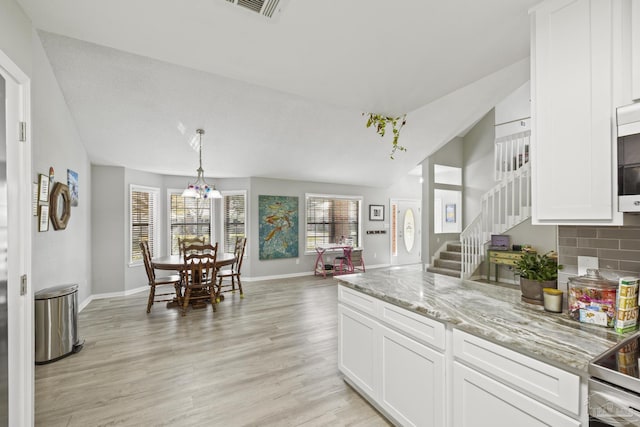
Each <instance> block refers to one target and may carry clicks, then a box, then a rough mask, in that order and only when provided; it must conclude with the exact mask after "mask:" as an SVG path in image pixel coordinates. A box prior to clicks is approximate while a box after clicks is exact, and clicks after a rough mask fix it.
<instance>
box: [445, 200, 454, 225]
mask: <svg viewBox="0 0 640 427" xmlns="http://www.w3.org/2000/svg"><path fill="white" fill-rule="evenodd" d="M444 214H445V216H444V218H445V222H456V205H455V204H453V203H452V204H449V205H445V207H444Z"/></svg>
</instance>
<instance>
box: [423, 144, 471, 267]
mask: <svg viewBox="0 0 640 427" xmlns="http://www.w3.org/2000/svg"><path fill="white" fill-rule="evenodd" d="M463 148H464V147H463V140H462V138H454V139H452V140H451V141H450V142H449V143H448V144H447V145H445V146H444V147H442V148H440V149H439V150H438V151H436V152H435V153H433V154H432V155H431V156H429V158H428V159H427V160H426V161H425V163H423V170H422V175H423V177H424V183H423V194H422V197H423V199H422V200H423V203H422V208H423V209H422V218H423V223H424V224H425V225H424V230H428V233H423V235H424V237H423V245H426V246H423V257H422V260H423V262H425V263H428V264H431V257H432V256H433V254H434V253H435V252H436V251H437V250H438V249H439V248H440V246H442V245H443V244H444V243H445V242H448V241H452V240H458V237H459V234H458V233H439V234H435V233H434V229H435V228H434V224H433V207H434V197H433V190H435V189H442V190H462V187H460V186H452V185H444V184H435V183H434V182H433V181H434V172H433V171H434V165H443V166H454V167H463V163H462V159H463ZM425 172H426V173H425ZM463 178H464V170H463ZM463 195H464V191H463ZM465 210H466V208H465V204H464V199H463V203H462V212H463V215H464V212H465ZM462 226H463V228H464V223H463V224H462Z"/></svg>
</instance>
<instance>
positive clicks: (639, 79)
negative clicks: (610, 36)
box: [631, 0, 640, 101]
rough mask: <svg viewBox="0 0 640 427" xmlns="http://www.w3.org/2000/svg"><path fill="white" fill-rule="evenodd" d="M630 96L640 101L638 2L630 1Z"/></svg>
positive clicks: (639, 15)
mask: <svg viewBox="0 0 640 427" xmlns="http://www.w3.org/2000/svg"><path fill="white" fill-rule="evenodd" d="M631 97H632V98H633V100H634V101H640V3H639V2H638V1H637V0H634V1H632V2H631Z"/></svg>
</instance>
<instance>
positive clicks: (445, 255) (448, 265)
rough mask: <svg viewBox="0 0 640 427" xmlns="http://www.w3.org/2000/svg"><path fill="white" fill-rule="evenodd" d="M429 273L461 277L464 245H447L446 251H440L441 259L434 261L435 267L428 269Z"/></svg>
mask: <svg viewBox="0 0 640 427" xmlns="http://www.w3.org/2000/svg"><path fill="white" fill-rule="evenodd" d="M427 271H429V272H431V273H438V274H446V275H447V276H452V277H460V273H461V271H462V245H461V244H460V242H449V243H447V246H446V250H444V251H440V255H439V257H438V258H436V259H435V260H434V261H433V267H428V268H427Z"/></svg>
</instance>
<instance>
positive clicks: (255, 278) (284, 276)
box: [241, 271, 313, 282]
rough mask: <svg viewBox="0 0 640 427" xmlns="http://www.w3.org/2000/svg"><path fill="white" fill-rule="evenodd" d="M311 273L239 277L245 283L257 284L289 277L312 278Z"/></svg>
mask: <svg viewBox="0 0 640 427" xmlns="http://www.w3.org/2000/svg"><path fill="white" fill-rule="evenodd" d="M312 275H313V271H304V272H302V273H290V274H276V275H273V276H256V277H248V276H246V277H245V276H244V275H243V276H241V277H242V280H243V281H245V282H257V281H258V280H274V279H288V278H290V277H302V276H312Z"/></svg>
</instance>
